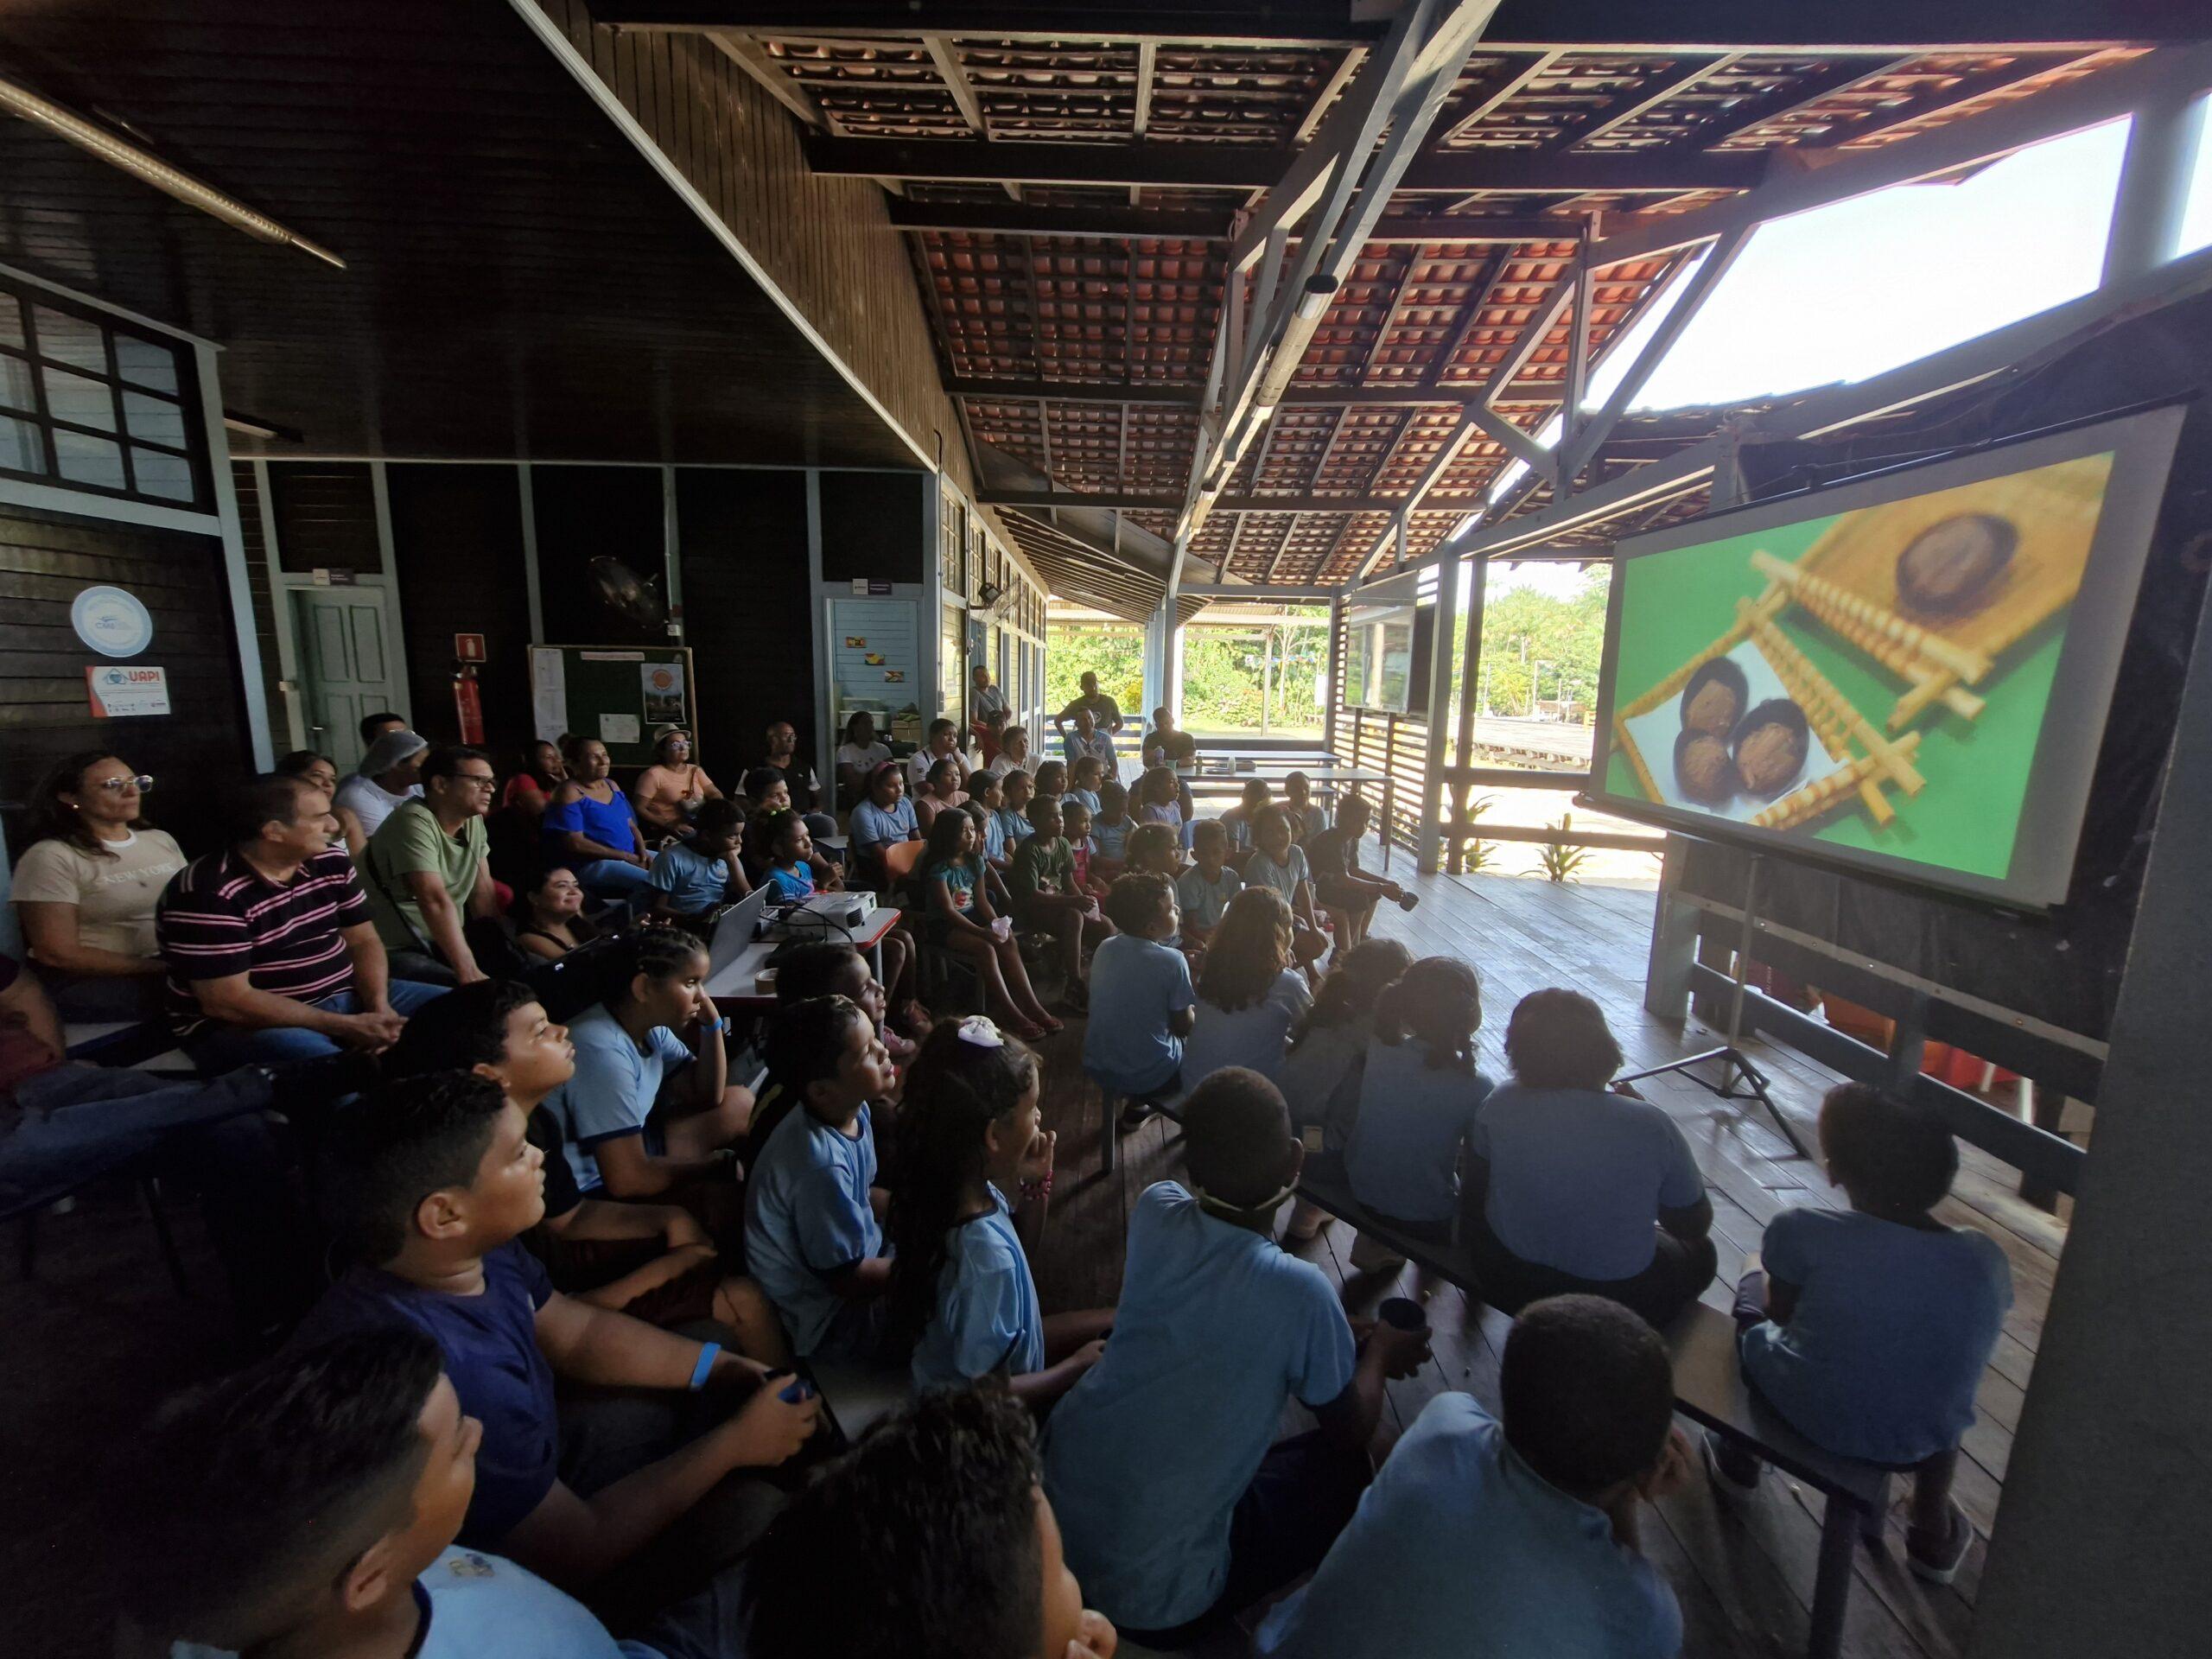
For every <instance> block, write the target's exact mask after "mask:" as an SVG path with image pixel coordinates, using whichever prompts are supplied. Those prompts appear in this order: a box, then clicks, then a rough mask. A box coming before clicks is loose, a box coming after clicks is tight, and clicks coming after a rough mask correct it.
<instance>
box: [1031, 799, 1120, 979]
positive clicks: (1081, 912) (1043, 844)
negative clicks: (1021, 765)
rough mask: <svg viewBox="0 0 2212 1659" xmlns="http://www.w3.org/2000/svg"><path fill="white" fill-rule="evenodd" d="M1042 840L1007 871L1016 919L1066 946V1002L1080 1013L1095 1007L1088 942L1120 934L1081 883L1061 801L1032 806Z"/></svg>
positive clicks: (1034, 840) (1033, 822)
mask: <svg viewBox="0 0 2212 1659" xmlns="http://www.w3.org/2000/svg"><path fill="white" fill-rule="evenodd" d="M1029 823H1030V825H1031V827H1032V828H1033V829H1035V830H1036V832H1037V833H1036V834H1035V835H1033V836H1030V837H1029V838H1028V839H1027V841H1025V842H1022V843H1021V844H1020V846H1019V847H1017V848H1016V849H1014V863H1013V865H1012V867H1011V868H1009V869H1008V870H1007V876H1006V880H1007V888H1008V890H1009V891H1010V892H1011V893H1012V894H1013V896H1014V918H1015V919H1016V920H1017V921H1019V922H1020V923H1021V925H1023V926H1025V927H1034V928H1037V929H1039V930H1040V931H1044V932H1047V933H1050V934H1052V936H1053V937H1054V938H1057V939H1058V941H1059V944H1060V966H1061V969H1062V971H1063V972H1065V975H1066V976H1067V988H1066V990H1065V991H1064V992H1063V993H1062V994H1061V995H1062V1000H1063V1001H1065V1004H1066V1006H1067V1007H1070V1008H1072V1009H1075V1010H1077V1011H1078V1012H1080V1011H1081V1010H1082V1009H1083V1008H1084V1007H1085V1006H1087V1004H1088V1003H1089V1001H1090V995H1089V993H1088V992H1087V991H1086V990H1085V988H1084V971H1083V970H1084V952H1083V945H1084V937H1085V936H1086V935H1088V936H1090V938H1092V939H1094V940H1096V939H1103V938H1106V937H1107V936H1109V934H1111V933H1112V932H1113V931H1114V924H1113V923H1111V922H1109V921H1108V920H1107V919H1106V918H1105V916H1104V915H1103V914H1102V913H1101V912H1100V911H1099V908H1098V901H1097V900H1096V899H1094V898H1092V897H1091V896H1090V894H1089V893H1084V891H1082V890H1081V889H1080V888H1078V887H1077V886H1076V883H1075V849H1073V848H1072V847H1071V846H1069V845H1068V842H1067V837H1066V836H1064V835H1062V834H1061V833H1060V829H1061V825H1060V798H1059V797H1058V796H1057V795H1039V797H1038V798H1036V799H1035V800H1033V801H1032V802H1030V803H1029Z"/></svg>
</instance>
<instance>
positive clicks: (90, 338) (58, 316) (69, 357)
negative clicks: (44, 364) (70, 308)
mask: <svg viewBox="0 0 2212 1659" xmlns="http://www.w3.org/2000/svg"><path fill="white" fill-rule="evenodd" d="M31 318H32V321H34V322H35V324H36V325H37V327H38V351H39V355H40V356H41V357H50V358H52V359H54V361H55V362H57V363H70V364H73V365H76V366H77V367H78V368H80V369H90V370H91V371H92V372H93V373H94V374H105V373H106V372H107V342H106V340H104V339H103V338H102V337H101V335H100V326H99V324H98V323H96V322H86V321H85V320H84V319H83V318H82V317H73V316H71V315H69V314H68V313H67V312H66V311H55V310H52V309H49V308H48V307H46V306H43V305H35V306H33V307H32V308H31Z"/></svg>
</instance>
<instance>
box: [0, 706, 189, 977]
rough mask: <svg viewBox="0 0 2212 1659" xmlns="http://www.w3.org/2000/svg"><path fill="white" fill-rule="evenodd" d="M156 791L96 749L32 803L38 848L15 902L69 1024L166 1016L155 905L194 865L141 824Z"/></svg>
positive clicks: (57, 773) (58, 774)
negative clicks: (148, 799)
mask: <svg viewBox="0 0 2212 1659" xmlns="http://www.w3.org/2000/svg"><path fill="white" fill-rule="evenodd" d="M153 786H154V780H153V779H151V778H149V777H146V776H144V775H143V774H142V773H140V772H137V771H136V770H134V769H133V768H132V767H130V766H126V765H125V764H124V762H123V761H121V760H118V759H117V758H116V757H115V756H114V755H111V754H108V753H104V752H103V751H101V750H99V749H86V750H83V751H81V752H80V753H76V754H72V755H67V756H65V757H64V758H63V759H62V760H61V761H60V763H59V764H58V765H56V766H54V769H53V770H52V771H50V772H48V773H47V775H46V777H45V779H43V780H42V781H41V783H40V785H39V790H38V796H37V798H36V799H35V801H34V802H33V803H32V816H31V832H32V835H33V837H34V839H33V841H32V842H31V845H30V846H29V848H28V849H26V850H25V851H24V853H23V855H22V858H20V859H18V860H17V861H16V874H15V889H14V892H13V893H12V894H11V897H12V898H13V899H14V900H15V904H16V913H17V915H18V916H19V917H20V918H21V919H22V928H23V940H24V943H25V944H28V945H29V947H30V954H31V959H32V960H33V961H34V962H35V963H38V965H39V968H40V969H41V974H42V976H43V977H44V978H45V980H46V982H47V988H48V991H49V993H50V994H51V995H53V998H54V1004H55V1006H56V1007H58V1008H59V1009H60V1013H61V1017H62V1018H63V1019H65V1020H137V1019H150V1018H153V1017H155V1016H156V1014H159V1012H160V1007H161V987H162V977H161V976H162V959H161V957H160V954H159V949H158V947H157V946H156V944H155V941H154V904H155V901H156V899H159V898H160V897H161V896H162V888H163V887H167V886H168V880H169V878H170V877H171V876H173V875H175V874H176V873H177V872H178V871H179V870H181V869H182V868H184V865H185V857H184V852H183V849H181V848H180V847H179V846H178V845H177V844H176V842H175V839H174V838H173V837H171V836H169V835H168V832H167V831H166V830H162V829H149V828H148V827H147V825H146V824H145V823H143V821H142V820H141V819H140V817H139V813H140V810H141V809H142V808H143V805H144V803H145V796H146V791H148V790H150V789H151V788H153Z"/></svg>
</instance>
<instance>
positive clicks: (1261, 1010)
mask: <svg viewBox="0 0 2212 1659" xmlns="http://www.w3.org/2000/svg"><path fill="white" fill-rule="evenodd" d="M1188 879H1189V877H1188V875H1187V874H1186V875H1185V880H1188ZM1184 914H1185V923H1184V928H1185V932H1186V933H1187V932H1188V931H1189V920H1188V917H1189V912H1187V911H1186V912H1184ZM1290 941H1291V931H1290V906H1287V905H1286V904H1284V903H1283V901H1282V899H1281V897H1280V896H1278V895H1277V894H1275V893H1270V892H1268V890H1267V889H1266V888H1265V887H1254V888H1253V889H1252V890H1251V891H1250V892H1249V893H1238V894H1237V895H1236V898H1235V899H1232V900H1231V901H1230V906H1229V908H1228V909H1227V910H1226V911H1225V912H1223V915H1222V918H1221V925H1220V927H1219V928H1218V929H1217V930H1216V931H1215V932H1214V935H1213V939H1212V943H1211V944H1209V945H1207V947H1206V953H1205V960H1204V961H1203V962H1202V963H1200V964H1199V968H1198V1009H1197V1018H1198V1023H1197V1024H1196V1025H1195V1026H1193V1027H1192V1028H1191V1034H1190V1036H1189V1037H1187V1038H1186V1039H1184V1043H1183V1081H1184V1082H1185V1084H1196V1083H1198V1082H1199V1081H1200V1080H1201V1079H1203V1078H1205V1077H1211V1075H1212V1074H1213V1073H1215V1072H1216V1071H1224V1070H1226V1069H1227V1068H1229V1067H1230V1066H1233V1065H1234V1066H1242V1067H1243V1068H1244V1069H1245V1070H1246V1071H1256V1072H1258V1073H1259V1074H1260V1075H1261V1076H1262V1077H1265V1078H1266V1079H1267V1080H1268V1082H1269V1083H1273V1082H1274V1081H1275V1078H1276V1076H1277V1075H1278V1074H1279V1073H1280V1072H1281V1070H1282V1059H1283V1051H1284V1049H1285V1047H1286V1046H1287V1045H1288V1043H1289V1041H1290V1029H1291V1027H1292V1026H1294V1024H1296V1023H1297V1022H1298V1021H1299V1020H1302V1019H1303V1018H1305V1016H1306V1010H1307V1009H1308V1008H1310V1007H1313V993H1312V992H1311V991H1309V990H1308V989H1306V976H1305V975H1303V974H1301V973H1300V972H1299V971H1298V968H1297V965H1296V963H1294V962H1293V961H1292V959H1291V953H1290Z"/></svg>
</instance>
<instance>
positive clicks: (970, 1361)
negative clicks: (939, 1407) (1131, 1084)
mask: <svg viewBox="0 0 2212 1659" xmlns="http://www.w3.org/2000/svg"><path fill="white" fill-rule="evenodd" d="M1038 1084H1039V1068H1038V1065H1037V1057H1036V1056H1035V1055H1034V1054H1033V1053H1032V1052H1030V1051H1029V1050H1028V1049H1027V1048H1025V1047H1023V1046H1022V1045H1021V1043H1020V1041H1019V1040H1018V1039H1014V1038H1013V1037H1011V1036H1008V1035H1007V1034H1005V1033H1001V1031H1000V1030H999V1028H998V1027H996V1026H995V1025H993V1024H992V1023H991V1022H990V1020H988V1019H986V1018H985V1017H984V1016H983V1015H982V1014H970V1015H969V1017H968V1018H967V1019H965V1020H959V1021H957V1022H955V1021H947V1022H946V1023H945V1024H944V1025H941V1026H939V1027H938V1028H937V1029H936V1030H935V1031H933V1032H931V1033H930V1037H929V1040H928V1041H927V1042H925V1044H923V1046H922V1052H921V1056H920V1058H918V1059H917V1060H916V1061H915V1062H914V1065H913V1069H912V1071H911V1072H910V1073H909V1074H908V1076H907V1078H906V1103H905V1105H904V1107H903V1108H902V1109H901V1110H900V1112H899V1137H898V1148H899V1158H898V1169H897V1179H896V1180H895V1181H894V1182H893V1185H892V1188H891V1216H890V1223H889V1226H888V1234H889V1238H890V1243H891V1247H892V1258H891V1292H890V1300H889V1303H888V1312H887V1319H888V1325H889V1336H888V1338H887V1344H886V1346H887V1351H888V1352H889V1354H890V1355H892V1356H893V1357H906V1356H908V1355H912V1372H913V1378H914V1386H915V1387H916V1388H918V1389H928V1388H935V1387H938V1386H940V1385H944V1384H954V1385H957V1384H960V1383H969V1382H975V1381H978V1380H981V1379H983V1378H989V1377H998V1378H1003V1379H1005V1381H1006V1383H1007V1387H1008V1389H1010V1390H1011V1391H1012V1393H1013V1395H1014V1398H1015V1399H1017V1400H1022V1401H1026V1402H1029V1403H1031V1404H1033V1405H1035V1406H1038V1407H1039V1408H1041V1407H1043V1406H1045V1405H1046V1404H1048V1403H1050V1402H1052V1401H1054V1400H1057V1399H1058V1398H1059V1396H1060V1395H1064V1394H1065V1393H1066V1392H1067V1391H1068V1390H1069V1389H1071V1388H1073V1387H1074V1386H1075V1382H1076V1379H1077V1377H1079V1376H1082V1375H1083V1374H1084V1372H1085V1371H1087V1370H1090V1368H1091V1366H1093V1365H1095V1364H1096V1363H1097V1362H1098V1356H1099V1354H1100V1352H1101V1351H1103V1346H1104V1344H1103V1341H1102V1340H1101V1338H1103V1336H1104V1335H1105V1332H1106V1330H1107V1328H1108V1327H1109V1325H1111V1324H1112V1323H1113V1319H1114V1315H1113V1310H1112V1309H1110V1308H1105V1309H1096V1310H1093V1311H1090V1312H1087V1313H1056V1314H1052V1315H1051V1316H1049V1317H1048V1316H1046V1313H1044V1312H1043V1310H1042V1309H1041V1308H1040V1307H1039V1304H1038V1300H1037V1282H1036V1281H1035V1280H1034V1279H1033V1278H1032V1277H1031V1276H1030V1272H1029V1257H1028V1254H1027V1251H1026V1249H1024V1247H1023V1241H1022V1238H1021V1236H1020V1233H1018V1232H1017V1231H1016V1230H1015V1224H1014V1213H1015V1210H1016V1206H1017V1205H1019V1206H1020V1207H1021V1208H1022V1209H1024V1210H1025V1211H1041V1210H1042V1209H1043V1207H1044V1203H1045V1200H1046V1197H1047V1196H1048V1195H1049V1193H1050V1192H1051V1189H1052V1151H1053V1147H1054V1144H1055V1141H1054V1137H1053V1136H1052V1135H1047V1134H1046V1132H1045V1130H1044V1128H1043V1125H1042V1122H1041V1120H1040V1119H1039V1116H1038V1110H1037V1092H1038ZM1009 1195H1011V1196H1009ZM1032 1198H1033V1199H1034V1202H1032V1201H1031V1200H1032Z"/></svg>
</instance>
